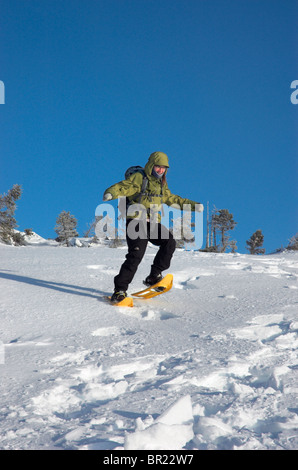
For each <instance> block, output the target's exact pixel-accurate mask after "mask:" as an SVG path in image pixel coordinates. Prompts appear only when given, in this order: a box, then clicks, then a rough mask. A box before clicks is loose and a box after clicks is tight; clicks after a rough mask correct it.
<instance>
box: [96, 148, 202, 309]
mask: <svg viewBox="0 0 298 470" xmlns="http://www.w3.org/2000/svg"><path fill="white" fill-rule="evenodd" d="M168 168H169V159H168V156H167V155H166V154H165V153H163V152H154V153H152V154H151V155H150V157H149V159H148V162H147V164H146V165H145V167H144V171H145V175H143V174H142V172H135V173H133V174H131V175H130V176H129V177H128V178H127V179H125V180H123V181H120V182H119V183H116V184H114V185H112V186H110V187H109V188H107V189H106V190H105V192H104V196H103V200H104V201H109V200H112V199H116V198H118V197H123V196H125V197H126V198H127V215H126V241H127V246H128V253H127V254H126V260H125V261H124V263H123V264H122V266H121V268H120V271H119V274H118V275H117V276H116V277H115V278H114V293H113V295H112V297H111V301H112V302H115V303H116V302H121V301H122V300H123V299H125V297H126V296H127V290H128V286H129V284H130V283H131V282H132V280H133V278H134V276H135V274H136V271H137V269H138V266H139V264H140V262H141V261H142V259H143V256H144V254H145V251H146V248H147V245H148V241H150V242H151V243H152V244H153V245H156V246H158V247H159V249H158V251H157V254H156V256H155V258H154V260H153V264H152V266H151V271H150V273H149V275H148V276H147V277H146V279H145V281H144V284H145V285H146V286H152V285H154V284H156V283H157V282H159V281H160V280H161V279H162V277H163V276H162V272H163V271H165V270H166V269H169V267H170V263H171V259H172V256H173V253H174V251H175V248H176V242H175V240H174V238H173V235H172V233H171V232H170V231H169V230H168V229H167V228H166V227H165V226H164V225H163V224H161V223H160V219H161V217H160V213H159V211H160V208H161V205H162V204H167V205H168V206H172V205H176V206H177V205H178V206H179V208H180V209H183V205H184V204H189V205H190V206H191V210H192V211H195V210H196V211H198V212H202V211H203V210H204V206H203V205H202V204H201V203H196V202H194V201H192V200H190V199H184V198H182V197H180V196H177V195H175V194H172V193H171V191H170V190H169V188H168V184H167V180H166V173H167V171H168ZM144 177H145V178H146V180H147V181H146V183H147V185H146V189H145V191H144V190H143V181H144ZM133 204H138V205H141V207H144V209H145V211H146V213H145V219H143V220H144V224H141V223H140V224H139V235H138V236H137V237H136V236H135V233H136V232H135V226H136V225H135V224H136V222H137V220H138V218H139V213H138V212H135V213H133V212H132V211H130V210H129V209H130V208H133ZM134 207H136V206H134ZM153 213H155V214H157V217H158V219H157V221H156V223H155V224H154V225H153V226H152V224H151V225H150V220H151V221H152V214H153ZM152 227H153V228H152Z"/></svg>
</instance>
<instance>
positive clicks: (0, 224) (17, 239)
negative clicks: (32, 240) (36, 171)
mask: <svg viewBox="0 0 298 470" xmlns="http://www.w3.org/2000/svg"><path fill="white" fill-rule="evenodd" d="M21 195H22V187H21V186H20V185H19V184H15V185H13V187H12V188H11V189H10V190H9V191H8V193H7V194H3V195H0V239H1V240H2V241H3V242H4V243H12V242H13V243H15V244H16V245H17V244H23V237H22V236H21V235H19V236H16V234H15V232H14V229H15V228H16V227H17V222H16V219H15V218H14V213H15V210H16V208H17V206H16V201H17V200H18V199H20V197H21Z"/></svg>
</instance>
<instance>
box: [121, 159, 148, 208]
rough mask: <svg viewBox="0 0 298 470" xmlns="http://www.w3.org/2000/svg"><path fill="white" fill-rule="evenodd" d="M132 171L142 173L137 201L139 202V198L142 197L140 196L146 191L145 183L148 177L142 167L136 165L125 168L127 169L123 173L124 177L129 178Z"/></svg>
mask: <svg viewBox="0 0 298 470" xmlns="http://www.w3.org/2000/svg"><path fill="white" fill-rule="evenodd" d="M134 173H141V174H142V175H143V183H142V188H141V192H140V193H139V202H140V201H141V199H142V196H143V195H144V194H145V192H146V188H147V184H148V178H147V176H146V173H145V170H144V168H143V167H141V166H138V165H137V166H130V167H129V168H127V170H126V172H125V175H124V176H125V179H126V180H127V178H129V177H130V176H131V175H133V174H134Z"/></svg>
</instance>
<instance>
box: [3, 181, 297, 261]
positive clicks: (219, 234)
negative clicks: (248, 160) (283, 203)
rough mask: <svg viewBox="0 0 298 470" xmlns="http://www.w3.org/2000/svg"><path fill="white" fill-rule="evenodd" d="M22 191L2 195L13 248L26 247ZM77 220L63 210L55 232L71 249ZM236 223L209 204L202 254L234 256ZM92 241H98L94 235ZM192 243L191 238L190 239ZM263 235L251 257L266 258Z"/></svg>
mask: <svg viewBox="0 0 298 470" xmlns="http://www.w3.org/2000/svg"><path fill="white" fill-rule="evenodd" d="M21 195H22V187H21V186H20V185H18V184H15V185H14V186H13V187H12V188H11V189H10V190H9V191H8V192H7V194H2V195H0V241H2V242H3V243H6V244H12V245H25V244H26V242H25V238H24V235H23V234H21V233H20V232H18V231H17V230H16V228H17V222H16V219H15V216H14V214H15V210H16V208H17V206H16V202H17V201H18V200H19V199H20V198H21ZM97 222H98V218H95V220H94V221H93V222H92V223H91V224H89V227H88V229H87V231H86V232H85V234H84V237H89V236H90V235H92V234H93V233H94V230H95V226H96V223H97ZM77 223H78V222H77V219H76V218H75V217H74V216H73V215H71V214H70V212H67V211H65V210H63V211H62V212H61V213H60V214H59V215H58V217H57V219H56V225H55V232H56V234H57V238H56V241H57V242H59V243H61V244H64V245H66V246H70V245H71V240H72V239H73V238H75V237H78V236H79V234H78V232H77ZM236 225H237V222H235V220H234V216H233V214H231V213H230V212H229V210H228V209H217V208H216V207H214V209H213V211H212V213H211V215H210V213H209V203H208V204H207V233H206V244H205V248H202V249H201V250H200V251H205V252H215V253H224V252H226V250H227V249H230V250H231V252H232V253H235V252H236V251H237V241H236V240H235V239H233V238H232V237H231V232H232V231H233V230H234V229H235V227H236ZM24 232H25V234H26V235H30V234H32V229H25V231H24ZM93 240H94V241H97V240H96V235H95V234H94V236H93ZM185 241H186V238H183V233H182V237H181V239H180V240H178V241H177V242H178V246H184V243H185ZM188 241H189V237H188ZM263 243H264V235H263V234H262V231H261V230H260V229H258V230H256V231H255V232H254V233H253V234H252V235H251V236H250V238H249V239H248V240H247V241H246V249H247V250H248V252H249V253H250V254H264V253H265V248H263ZM113 246H115V247H116V246H118V243H117V241H115V240H114V241H113ZM285 248H286V249H288V250H298V234H296V235H295V236H293V237H292V238H291V239H290V240H289V244H288V246H286V247H285Z"/></svg>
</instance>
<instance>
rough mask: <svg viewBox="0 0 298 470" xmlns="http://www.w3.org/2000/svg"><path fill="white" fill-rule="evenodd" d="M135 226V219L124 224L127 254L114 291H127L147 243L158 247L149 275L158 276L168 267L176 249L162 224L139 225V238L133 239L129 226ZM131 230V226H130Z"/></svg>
mask: <svg viewBox="0 0 298 470" xmlns="http://www.w3.org/2000/svg"><path fill="white" fill-rule="evenodd" d="M130 224H134V226H133V227H135V226H136V224H137V221H136V220H135V219H128V220H127V223H126V241H127V245H128V253H127V255H126V260H125V261H124V263H123V264H122V266H121V268H120V272H119V274H118V275H117V276H116V277H115V278H114V284H115V291H120V290H123V291H125V292H126V291H127V289H128V286H129V284H130V283H131V282H132V280H133V278H134V275H135V273H136V271H137V269H138V266H139V264H140V262H141V261H142V259H143V256H144V254H145V251H146V248H147V245H148V242H149V241H150V242H151V243H152V244H153V245H156V246H159V250H158V252H157V253H156V256H155V258H154V260H153V264H152V266H151V272H150V275H154V276H155V275H157V274H160V273H161V272H162V271H164V270H165V269H168V268H169V267H170V263H171V259H172V256H173V253H174V251H175V248H176V242H175V240H174V238H173V235H172V233H171V232H169V230H168V229H167V228H166V227H165V226H164V225H162V224H160V223H156V224H154V226H153V227H152V225H151V226H150V223H149V222H144V223H143V224H142V223H139V225H138V228H139V230H138V232H139V236H138V237H137V238H135V239H133V238H134V237H133V238H131V236H130V235H131V230H130V229H129V225H130ZM131 228H132V226H131Z"/></svg>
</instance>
